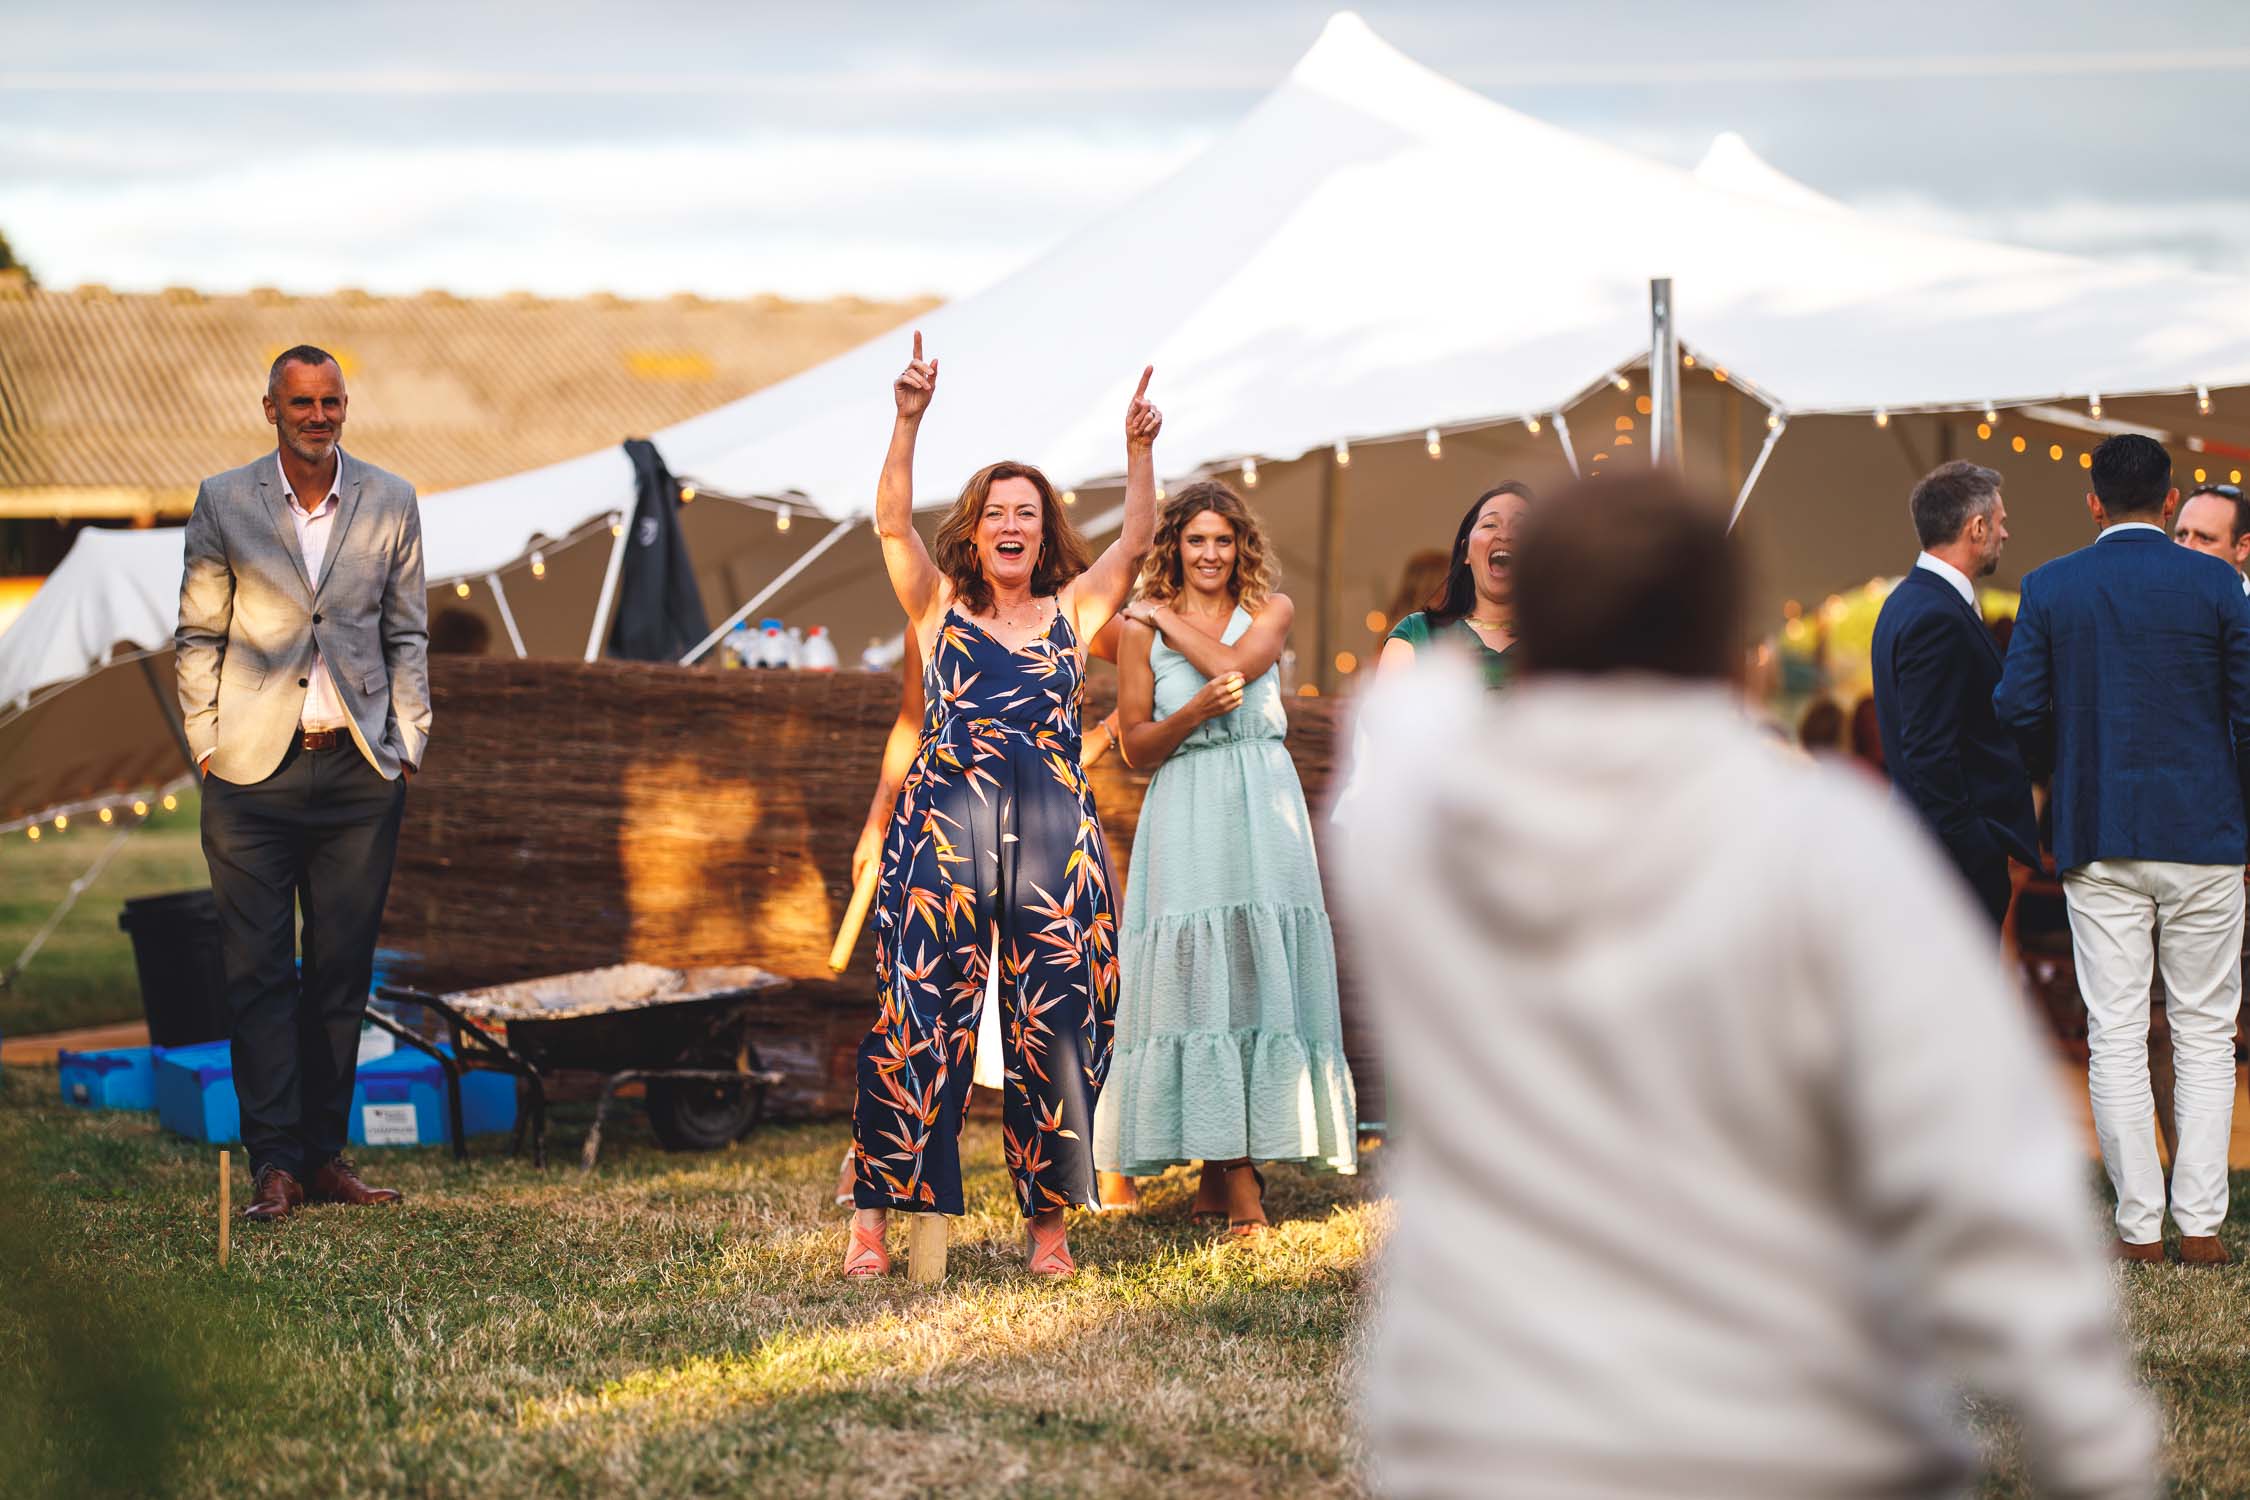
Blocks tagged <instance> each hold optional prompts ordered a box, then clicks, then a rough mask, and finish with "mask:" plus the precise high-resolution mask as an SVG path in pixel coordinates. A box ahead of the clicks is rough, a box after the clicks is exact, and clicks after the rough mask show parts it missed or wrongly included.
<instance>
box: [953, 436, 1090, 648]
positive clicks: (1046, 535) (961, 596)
mask: <svg viewBox="0 0 2250 1500" xmlns="http://www.w3.org/2000/svg"><path fill="white" fill-rule="evenodd" d="M1002 479H1028V480H1030V481H1031V487H1032V488H1033V489H1035V490H1037V491H1038V492H1039V557H1038V559H1037V561H1036V562H1034V563H1033V564H1032V569H1031V592H1032V593H1033V594H1034V595H1046V594H1052V593H1056V592H1058V591H1059V590H1060V589H1061V588H1062V586H1063V585H1064V584H1066V583H1068V582H1070V580H1072V579H1073V578H1076V577H1077V576H1078V575H1079V574H1081V573H1083V572H1085V571H1086V568H1087V566H1088V565H1089V564H1090V563H1092V561H1093V554H1092V553H1091V552H1089V551H1088V550H1087V548H1086V542H1085V539H1084V538H1082V537H1081V536H1079V534H1078V528H1077V527H1075V526H1073V525H1071V524H1070V518H1069V517H1067V516H1065V515H1064V514H1063V508H1062V505H1061V504H1060V503H1059V502H1058V501H1057V500H1056V498H1055V487H1054V485H1053V484H1051V483H1049V482H1048V479H1047V476H1046V475H1044V474H1042V473H1040V472H1039V471H1038V470H1037V469H1035V468H1033V467H1032V466H1031V465H1029V464H1024V463H1017V462H1015V461H1013V460H1012V459H1003V460H1001V461H1000V462H999V463H996V464H986V465H985V466H984V467H983V468H981V469H979V470H977V471H976V472H975V473H974V474H971V475H970V476H969V482H968V483H967V484H965V485H963V486H962V487H961V498H960V499H958V500H956V501H954V502H953V509H951V510H949V511H947V512H946V514H945V519H944V520H943V521H941V522H939V523H938V529H937V537H936V540H935V544H934V545H933V546H932V547H931V548H930V558H931V561H933V562H935V563H936V564H937V567H938V571H939V572H940V573H943V574H944V575H945V576H946V579H947V581H948V582H950V583H951V584H952V585H953V597H954V598H956V599H958V600H960V601H961V603H963V604H965V605H967V606H968V608H969V613H971V614H973V615H981V614H983V613H985V612H986V611H988V610H990V609H991V608H992V580H991V579H989V578H987V577H985V576H984V564H983V562H982V560H980V559H979V558H978V556H977V523H978V522H979V521H981V520H983V519H984V502H985V501H986V500H987V499H988V498H989V497H990V496H991V494H992V486H993V485H994V484H995V483H996V482H997V481H999V480H1002Z"/></svg>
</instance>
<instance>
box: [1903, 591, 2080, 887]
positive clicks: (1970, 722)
mask: <svg viewBox="0 0 2250 1500" xmlns="http://www.w3.org/2000/svg"><path fill="white" fill-rule="evenodd" d="M1872 655H1873V661H1874V668H1875V717H1876V720H1877V722H1878V723H1879V724H1880V725H1881V726H1882V730H1883V766H1884V769H1885V770H1887V771H1889V772H1890V777H1891V782H1892V784H1893V785H1894V786H1895V787H1897V788H1898V793H1899V795H1900V796H1901V797H1903V798H1904V799H1905V800H1906V801H1907V802H1909V803H1911V804H1912V805H1913V807H1914V809H1915V811H1916V812H1919V813H1920V814H1921V815H1922V819H1923V821H1924V822H1926V823H1927V824H1929V826H1930V829H1931V831H1932V832H1934V833H1936V835H1937V837H1938V841H1939V842H1940V843H1942V844H1944V845H1945V848H1946V852H1947V853H1948V854H1950V855H1952V856H1953V862H1954V863H1955V864H1956V865H1959V866H1960V867H1961V873H1962V874H1963V875H1965V876H1967V877H1968V879H1969V883H1970V884H1971V885H1972V886H1977V887H1979V888H1980V889H1981V887H1982V883H1983V882H1984V881H1986V880H1988V879H1991V878H1994V875H1995V872H1996V871H1997V872H1998V873H2000V874H2004V873H2005V871H2006V867H2005V865H2004V864H2002V863H2001V861H2002V858H2003V856H2005V855H2011V854H2012V855H2014V856H2015V857H2016V858H2017V859H2020V860H2022V861H2023V862H2024V863H2025V864H2027V865H2030V866H2031V867H2032V868H2033V869H2037V868H2038V867H2039V823H2038V819H2037V817H2036V815H2035V814H2034V813H2033V812H2032V808H2031V777H2030V775H2029V774H2028V773H2027V772H2026V771H2025V770H2024V765H2023V756H2022V753H2021V752H2020V751H2019V750H2018V749H2017V747H2016V742H2015V738H2014V736H2012V735H2011V734H2009V733H2008V731H2007V730H2006V729H2005V728H2003V727H2002V726H2001V723H2000V720H1999V718H1998V717H1997V716H1996V715H1994V713H1993V711H1992V690H1993V688H1995V687H1996V686H1998V685H1999V682H2000V667H2001V658H2000V647H1999V646H1998V644H1996V643H1995V642H1994V641H1993V639H1992V632H1991V631H1989V630H1987V629H1985V625H1984V619H1983V617H1982V616H1980V615H1979V614H1978V613H1977V612H1976V610H1975V609H1974V608H1973V607H1972V606H1971V605H1970V604H1969V603H1968V601H1966V600H1964V599H1963V598H1962V597H1961V596H1960V595H1959V594H1958V593H1956V592H1955V591H1954V588H1953V585H1952V584H1951V583H1949V582H1947V581H1946V580H1945V579H1944V578H1942V577H1940V576H1939V575H1938V574H1936V573H1933V572H1931V571H1930V570H1929V569H1927V568H1922V567H1916V568H1914V569H1912V570H1911V571H1910V572H1908V573H1907V575H1906V576H1905V577H1904V578H1902V579H1900V580H1899V583H1898V587H1897V588H1894V589H1892V590H1891V594H1890V597H1889V598H1888V599H1885V600H1884V601H1883V610H1882V613H1881V614H1879V615H1877V616H1876V617H1875V642H1874V647H1873V652H1872Z"/></svg>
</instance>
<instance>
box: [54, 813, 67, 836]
mask: <svg viewBox="0 0 2250 1500" xmlns="http://www.w3.org/2000/svg"><path fill="white" fill-rule="evenodd" d="M69 826H70V814H69V813H56V814H55V832H57V833H60V832H62V831H63V830H64V829H65V828H68V827H69Z"/></svg>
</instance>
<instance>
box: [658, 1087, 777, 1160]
mask: <svg viewBox="0 0 2250 1500" xmlns="http://www.w3.org/2000/svg"><path fill="white" fill-rule="evenodd" d="M759 1092H760V1091H759V1090H757V1089H755V1088H751V1087H748V1086H746V1085H743V1084H739V1083H714V1082H711V1081H709V1080H707V1079H701V1078H651V1079H650V1080H649V1081H648V1123H649V1126H650V1128H651V1129H653V1130H654V1131H655V1132H656V1140H657V1144H658V1145H660V1146H662V1147H663V1148H664V1149H665V1150H667V1151H716V1150H718V1149H719V1148H720V1147H721V1146H724V1145H726V1144H727V1143H728V1142H730V1141H734V1140H738V1139H740V1138H741V1137H742V1136H743V1135H744V1134H745V1133H746V1132H748V1130H749V1129H750V1127H751V1126H752V1125H755V1124H756V1123H757V1122H758V1104H759Z"/></svg>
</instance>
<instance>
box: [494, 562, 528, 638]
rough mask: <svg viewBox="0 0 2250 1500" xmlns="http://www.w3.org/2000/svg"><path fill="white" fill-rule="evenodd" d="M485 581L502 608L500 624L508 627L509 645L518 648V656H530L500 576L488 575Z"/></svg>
mask: <svg viewBox="0 0 2250 1500" xmlns="http://www.w3.org/2000/svg"><path fill="white" fill-rule="evenodd" d="M484 581H485V582H486V583H487V584H489V585H490V586H491V588H492V602H493V603H495V604H497V605H499V606H500V623H501V624H503V625H505V626H507V627H508V644H509V645H511V646H513V647H515V648H516V655H518V656H525V655H528V654H529V653H527V652H526V651H525V650H524V649H523V632H522V631H520V630H518V629H516V612H515V611H514V610H512V609H510V608H508V591H507V590H506V589H504V588H502V587H500V575H499V574H498V573H487V574H485V575H484Z"/></svg>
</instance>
